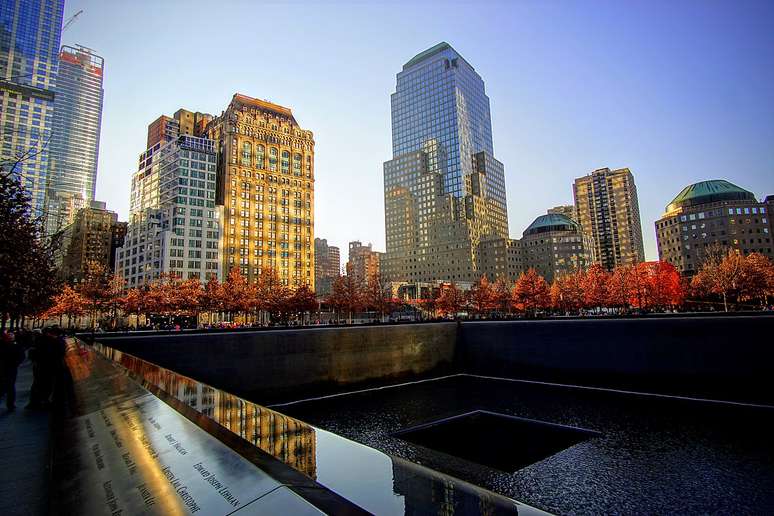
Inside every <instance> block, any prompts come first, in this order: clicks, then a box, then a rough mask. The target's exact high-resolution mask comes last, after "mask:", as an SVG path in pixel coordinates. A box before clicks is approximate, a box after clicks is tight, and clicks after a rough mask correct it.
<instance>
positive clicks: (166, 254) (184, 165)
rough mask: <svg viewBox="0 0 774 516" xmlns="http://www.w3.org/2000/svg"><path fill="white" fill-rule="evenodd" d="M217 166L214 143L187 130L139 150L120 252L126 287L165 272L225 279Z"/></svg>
mask: <svg viewBox="0 0 774 516" xmlns="http://www.w3.org/2000/svg"><path fill="white" fill-rule="evenodd" d="M216 167H217V152H216V150H215V145H214V142H213V141H212V140H209V139H207V138H198V137H194V136H188V135H182V136H179V137H177V138H176V139H173V140H172V141H168V142H158V143H156V144H154V145H153V146H152V147H151V148H149V149H148V150H147V151H145V152H144V153H142V154H141V155H140V160H139V166H138V170H137V172H136V173H135V174H134V176H133V177H132V193H131V199H130V215H129V224H128V228H127V234H126V239H125V240H124V246H123V247H121V248H119V249H118V251H117V252H116V273H118V274H120V275H121V276H122V277H123V278H124V279H125V280H126V286H127V287H129V288H131V287H139V286H142V285H145V284H147V283H150V282H152V281H153V280H154V279H156V278H158V277H159V276H160V275H161V274H170V275H173V276H176V277H178V278H180V279H188V278H200V279H201V281H202V282H205V281H207V280H208V279H209V278H211V277H216V278H218V279H219V280H222V279H223V278H222V277H221V274H220V267H219V265H220V258H221V249H220V231H221V220H222V209H223V208H222V206H217V205H216V204H215V191H216V183H217V172H216Z"/></svg>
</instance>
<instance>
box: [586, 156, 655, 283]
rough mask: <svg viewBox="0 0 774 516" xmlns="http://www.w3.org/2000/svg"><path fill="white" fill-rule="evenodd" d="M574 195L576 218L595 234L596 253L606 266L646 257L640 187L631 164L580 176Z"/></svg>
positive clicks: (614, 265) (587, 230) (600, 261)
mask: <svg viewBox="0 0 774 516" xmlns="http://www.w3.org/2000/svg"><path fill="white" fill-rule="evenodd" d="M573 195H574V197H575V213H576V216H577V219H576V220H577V222H578V223H579V224H580V225H581V227H582V228H583V231H585V232H587V233H589V234H590V235H591V236H592V238H593V242H594V246H595V248H596V249H595V252H594V255H595V256H596V259H597V261H599V263H601V264H602V266H603V267H604V268H605V269H607V270H613V269H614V268H615V267H617V266H619V265H632V264H635V263H640V262H643V261H645V251H644V248H643V245H642V226H641V224H640V206H639V202H638V200H637V187H636V186H635V184H634V176H633V175H632V173H631V171H630V170H629V169H628V168H621V169H618V170H610V169H609V168H601V169H597V170H595V171H594V172H592V173H591V174H589V175H587V176H584V177H580V178H578V179H576V180H575V184H574V185H573Z"/></svg>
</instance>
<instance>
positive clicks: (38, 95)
mask: <svg viewBox="0 0 774 516" xmlns="http://www.w3.org/2000/svg"><path fill="white" fill-rule="evenodd" d="M63 11H64V0H3V1H2V2H0V140H1V142H0V163H2V166H3V168H4V169H6V170H8V169H12V173H13V174H14V175H15V176H16V177H19V178H21V180H22V184H23V185H24V186H25V187H26V188H27V190H28V192H29V193H30V194H31V196H32V206H33V210H34V215H36V216H40V215H43V214H44V211H45V189H46V180H47V174H48V158H49V142H50V139H51V134H52V126H53V116H54V96H55V93H54V89H55V87H56V76H57V65H58V58H57V54H58V52H59V42H60V37H61V33H62V15H63Z"/></svg>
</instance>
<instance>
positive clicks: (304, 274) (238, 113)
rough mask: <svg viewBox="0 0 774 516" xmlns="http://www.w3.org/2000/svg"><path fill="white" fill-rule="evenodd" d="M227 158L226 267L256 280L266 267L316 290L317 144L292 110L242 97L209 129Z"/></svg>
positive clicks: (223, 182)
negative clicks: (315, 193)
mask: <svg viewBox="0 0 774 516" xmlns="http://www.w3.org/2000/svg"><path fill="white" fill-rule="evenodd" d="M206 134H207V135H208V136H209V138H211V139H213V140H215V141H216V144H217V149H218V153H219V163H218V170H219V173H218V180H219V182H218V203H219V204H223V209H224V217H223V235H222V249H223V259H222V261H221V268H222V274H223V276H224V277H225V276H226V275H227V274H228V272H229V271H230V270H231V268H232V267H236V266H238V267H239V268H240V270H241V272H242V274H243V275H244V276H245V277H247V278H248V279H249V281H251V282H254V281H256V280H257V278H258V276H259V274H260V271H261V270H262V269H264V268H273V269H274V270H276V272H277V274H278V276H279V277H280V279H281V280H282V282H283V283H284V284H286V285H290V286H299V285H304V284H305V285H308V286H309V287H310V288H312V289H314V246H313V245H312V243H313V241H314V138H313V135H312V132H311V131H307V130H305V129H302V128H301V126H299V124H298V122H296V119H295V118H294V117H293V114H292V112H291V110H290V109H288V108H286V107H282V106H279V105H277V104H272V103H270V102H266V101H263V100H258V99H254V98H251V97H248V96H246V95H241V94H235V95H234V97H233V98H232V100H231V103H230V104H229V106H228V108H227V109H226V110H225V111H224V112H223V113H222V114H221V115H220V116H219V117H217V118H215V119H214V120H212V121H211V122H210V123H209V124H208V125H207V128H206Z"/></svg>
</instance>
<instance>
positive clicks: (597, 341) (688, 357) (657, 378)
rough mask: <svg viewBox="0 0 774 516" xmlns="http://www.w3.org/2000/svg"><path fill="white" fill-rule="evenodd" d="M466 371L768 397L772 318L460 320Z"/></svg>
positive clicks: (773, 361)
mask: <svg viewBox="0 0 774 516" xmlns="http://www.w3.org/2000/svg"><path fill="white" fill-rule="evenodd" d="M459 338H460V341H461V343H462V346H461V349H460V357H459V358H460V361H461V363H464V364H465V371H466V372H468V373H472V374H480V375H490V376H498V377H505V378H519V379H534V380H541V381H549V382H558V383H574V384H579V385H588V386H602V387H613V388H621V389H633V390H642V391H647V392H658V393H666V394H676V395H686V396H698V397H710V398H715V399H729V400H736V401H750V402H769V403H770V402H774V387H772V385H773V384H772V373H773V372H774V317H767V316H762V315H758V316H749V317H748V316H733V317H689V318H682V317H663V318H639V319H607V320H601V319H596V320H595V319H587V320H559V321H557V320H553V321H512V322H484V323H475V322H470V323H465V324H463V325H462V331H461V335H460V337H459Z"/></svg>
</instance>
